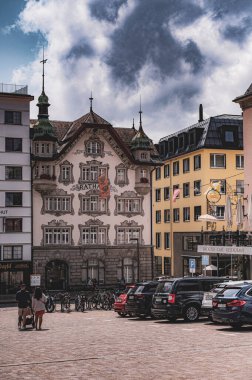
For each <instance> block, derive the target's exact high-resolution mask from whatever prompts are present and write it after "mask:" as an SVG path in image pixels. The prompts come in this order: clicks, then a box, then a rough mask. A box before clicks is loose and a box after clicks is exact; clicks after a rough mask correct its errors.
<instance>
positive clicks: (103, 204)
mask: <svg viewBox="0 0 252 380" xmlns="http://www.w3.org/2000/svg"><path fill="white" fill-rule="evenodd" d="M107 206H108V200H107V198H100V197H99V195H92V194H90V195H83V196H81V212H83V213H85V212H88V213H92V212H93V213H97V212H98V213H106V212H107Z"/></svg>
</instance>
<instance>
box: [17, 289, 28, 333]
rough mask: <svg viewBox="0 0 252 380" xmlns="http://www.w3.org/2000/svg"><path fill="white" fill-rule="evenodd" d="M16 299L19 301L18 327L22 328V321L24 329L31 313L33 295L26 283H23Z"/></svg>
mask: <svg viewBox="0 0 252 380" xmlns="http://www.w3.org/2000/svg"><path fill="white" fill-rule="evenodd" d="M16 301H17V302H18V328H19V329H21V322H22V324H23V329H25V322H26V317H27V315H29V314H30V307H31V296H30V293H29V292H28V290H26V285H25V284H21V285H20V290H19V291H18V292H17V294H16Z"/></svg>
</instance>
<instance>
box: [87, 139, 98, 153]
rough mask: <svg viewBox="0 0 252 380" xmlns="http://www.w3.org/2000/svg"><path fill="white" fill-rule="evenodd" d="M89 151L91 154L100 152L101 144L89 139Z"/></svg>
mask: <svg viewBox="0 0 252 380" xmlns="http://www.w3.org/2000/svg"><path fill="white" fill-rule="evenodd" d="M87 152H88V153H89V154H100V153H101V144H100V143H99V142H97V141H89V142H88V144H87Z"/></svg>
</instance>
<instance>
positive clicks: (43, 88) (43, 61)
mask: <svg viewBox="0 0 252 380" xmlns="http://www.w3.org/2000/svg"><path fill="white" fill-rule="evenodd" d="M46 61H47V59H45V58H44V46H43V59H42V61H40V63H43V74H42V93H43V94H44V93H45V63H46Z"/></svg>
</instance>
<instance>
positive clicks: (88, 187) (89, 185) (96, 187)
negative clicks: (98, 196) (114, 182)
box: [70, 183, 118, 193]
mask: <svg viewBox="0 0 252 380" xmlns="http://www.w3.org/2000/svg"><path fill="white" fill-rule="evenodd" d="M70 190H71V191H88V190H100V187H99V184H98V183H84V184H82V185H80V184H79V183H77V184H75V185H73V186H72V187H71V189H70ZM110 191H113V192H115V193H117V192H118V190H117V188H116V187H115V186H110Z"/></svg>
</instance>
